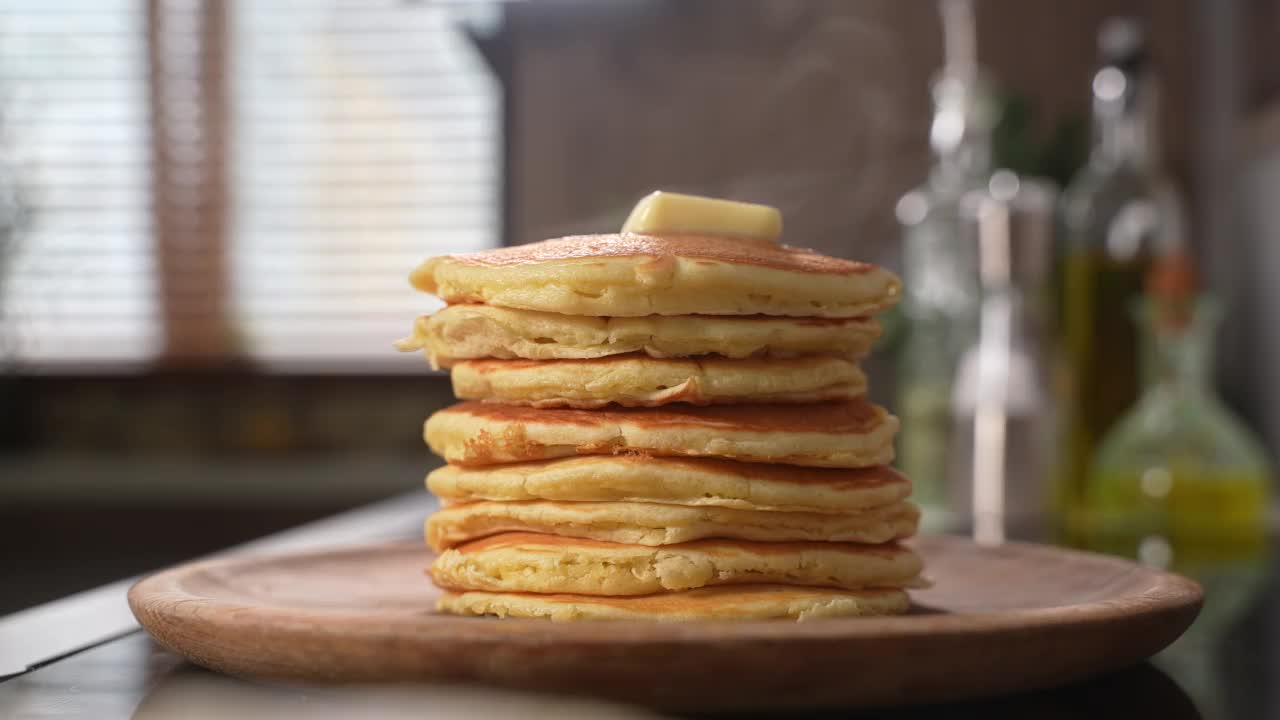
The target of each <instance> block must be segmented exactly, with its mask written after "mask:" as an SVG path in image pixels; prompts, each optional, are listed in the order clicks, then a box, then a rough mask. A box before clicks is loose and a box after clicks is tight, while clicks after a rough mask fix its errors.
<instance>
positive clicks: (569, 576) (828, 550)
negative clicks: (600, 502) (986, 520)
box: [431, 533, 922, 595]
mask: <svg viewBox="0 0 1280 720" xmlns="http://www.w3.org/2000/svg"><path fill="white" fill-rule="evenodd" d="M921 567H922V563H921V561H920V556H918V555H916V554H915V553H914V552H912V551H911V550H909V549H907V548H906V547H903V546H902V545H898V544H897V543H888V544H884V545H858V544H854V543H835V542H807V543H805V542H791V543H759V542H747V541H743V540H726V539H723V538H717V539H712V540H695V541H693V542H686V543H678V544H675V545H663V546H661V547H649V546H645V545H626V544H620V543H610V542H601V541H598V540H584V539H581V538H567V537H560V536H556V535H542V534H534V533H502V534H500V535H494V536H492V537H488V538H484V539H483V540H476V541H473V542H469V543H465V544H463V545H460V546H458V547H456V548H454V549H452V550H446V551H444V552H443V553H441V554H440V555H439V556H438V557H437V558H436V560H435V562H434V563H433V564H432V566H431V576H432V578H433V579H434V580H435V583H436V585H438V586H440V587H442V588H446V589H449V590H484V591H487V592H533V593H571V594H579V595H651V594H653V593H658V592H666V591H672V590H692V589H694V588H699V587H707V586H711V585H740V584H752V583H769V584H779V585H805V586H812V587H836V588H845V589H850V590H856V589H858V588H866V587H910V586H913V585H915V584H916V582H917V580H918V576H919V574H920V570H921Z"/></svg>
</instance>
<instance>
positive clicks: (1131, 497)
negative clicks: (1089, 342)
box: [1073, 254, 1271, 570]
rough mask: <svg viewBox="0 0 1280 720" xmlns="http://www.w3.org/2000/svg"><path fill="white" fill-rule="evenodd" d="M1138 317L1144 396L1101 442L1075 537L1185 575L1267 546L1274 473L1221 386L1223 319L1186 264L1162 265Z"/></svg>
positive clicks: (1150, 276)
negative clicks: (1216, 350) (1216, 359)
mask: <svg viewBox="0 0 1280 720" xmlns="http://www.w3.org/2000/svg"><path fill="white" fill-rule="evenodd" d="M1145 286H1146V287H1145V290H1146V293H1145V297H1144V298H1142V299H1140V300H1138V301H1137V302H1136V304H1135V307H1134V309H1133V315H1134V318H1135V320H1136V321H1137V324H1138V329H1139V336H1140V338H1141V346H1142V347H1141V350H1142V352H1141V359H1142V379H1143V386H1144V390H1143V392H1142V394H1141V395H1140V396H1139V398H1138V401H1137V402H1136V403H1135V404H1134V406H1133V407H1132V408H1131V409H1130V410H1129V411H1128V412H1127V413H1126V414H1125V415H1123V416H1122V417H1121V419H1120V420H1119V421H1118V422H1117V423H1116V425H1115V427H1114V428H1113V429H1112V430H1111V432H1110V433H1108V434H1107V435H1106V436H1105V437H1104V438H1103V440H1102V443H1101V444H1100V447H1099V451H1098V455H1097V458H1096V459H1095V461H1094V463H1093V465H1092V467H1091V469H1090V472H1089V477H1088V481H1087V483H1086V486H1085V492H1084V505H1083V512H1081V513H1080V514H1079V515H1078V516H1076V518H1075V523H1074V524H1075V527H1074V528H1073V534H1075V535H1076V536H1077V539H1078V540H1081V541H1082V544H1085V545H1087V546H1089V547H1091V548H1093V549H1095V550H1103V551H1108V552H1112V553H1115V554H1120V555H1125V556H1129V557H1134V558H1137V559H1139V560H1142V561H1143V562H1146V563H1148V564H1152V565H1157V566H1162V567H1175V566H1176V567H1179V568H1180V569H1183V570H1187V569H1188V564H1190V565H1195V564H1197V563H1199V562H1203V561H1216V560H1220V559H1222V558H1240V557H1248V556H1250V555H1252V554H1255V553H1260V552H1261V550H1262V548H1263V547H1264V544H1265V536H1266V520H1267V517H1266V515H1267V509H1268V507H1269V499H1270V474H1271V472H1270V466H1269V463H1268V461H1267V458H1266V455H1265V453H1264V452H1263V450H1262V447H1261V445H1260V444H1259V443H1258V441H1257V440H1256V439H1255V437H1254V436H1253V434H1252V433H1251V432H1250V431H1249V429H1248V428H1247V427H1246V426H1245V425H1244V424H1243V423H1242V422H1241V421H1240V420H1239V419H1238V418H1236V417H1235V415H1234V414H1233V413H1232V412H1231V411H1230V410H1229V409H1228V408H1227V407H1226V405H1225V404H1223V402H1222V401H1221V400H1220V399H1219V397H1218V395H1217V393H1216V392H1215V390H1214V387H1213V384H1212V348H1213V336H1214V332H1215V331H1216V329H1217V326H1218V322H1219V320H1220V317H1221V309H1220V308H1219V305H1218V303H1217V301H1216V300H1215V299H1213V298H1212V297H1210V296H1207V295H1204V294H1200V293H1199V292H1198V291H1197V288H1196V277H1195V271H1194V268H1193V266H1192V264H1191V262H1190V260H1189V259H1188V258H1187V256H1186V255H1185V254H1178V255H1174V256H1170V257H1168V258H1166V259H1162V260H1160V261H1158V262H1156V263H1155V264H1154V265H1153V266H1152V268H1151V270H1150V271H1149V272H1148V273H1147V277H1146V283H1145Z"/></svg>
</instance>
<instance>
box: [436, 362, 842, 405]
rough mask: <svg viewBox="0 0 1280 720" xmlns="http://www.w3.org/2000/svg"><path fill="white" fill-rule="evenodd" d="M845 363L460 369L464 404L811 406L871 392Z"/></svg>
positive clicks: (476, 365)
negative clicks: (767, 404) (757, 404)
mask: <svg viewBox="0 0 1280 720" xmlns="http://www.w3.org/2000/svg"><path fill="white" fill-rule="evenodd" d="M866 389H867V377H866V376H865V375H863V374H862V371H861V370H859V369H858V366H857V365H854V364H853V363H852V362H851V361H849V360H846V359H844V358H838V357H834V356H830V355H811V356H808V357H797V358H774V359H770V360H759V359H746V360H730V359H728V358H721V357H709V358H694V359H675V358H651V357H649V356H647V355H614V356H612V357H604V358H596V359H593V360H465V361H463V362H460V363H458V364H457V365H454V367H453V393H454V394H455V395H457V396H458V397H460V398H462V399H464V400H486V401H490V402H501V403H509V404H513V405H529V406H532V407H539V408H541V407H573V408H598V407H603V406H605V405H609V404H617V405H623V406H627V407H657V406H659V405H667V404H669V403H690V404H693V405H711V404H727V403H749V402H757V403H807V402H821V401H823V400H841V399H848V398H852V397H857V396H858V395H861V394H863V393H864V392H866Z"/></svg>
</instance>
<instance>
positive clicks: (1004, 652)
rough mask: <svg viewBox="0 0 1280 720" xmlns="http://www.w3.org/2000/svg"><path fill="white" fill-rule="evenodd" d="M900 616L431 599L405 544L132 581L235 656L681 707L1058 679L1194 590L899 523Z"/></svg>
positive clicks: (356, 675) (1138, 646) (139, 609)
mask: <svg viewBox="0 0 1280 720" xmlns="http://www.w3.org/2000/svg"><path fill="white" fill-rule="evenodd" d="M915 544H916V547H917V548H918V549H919V550H920V552H921V553H922V554H923V555H924V556H925V559H926V562H927V563H928V574H929V576H930V577H931V578H932V580H933V581H934V583H935V585H934V587H933V588H932V589H930V590H924V591H916V592H914V593H913V597H914V599H915V602H916V606H917V607H916V608H915V609H914V610H913V611H912V613H911V614H910V615H907V616H902V617H892V618H848V619H834V620H818V621H812V622H805V623H792V622H780V621H770V622H761V621H756V622H706V623H645V622H606V623H601V622H596V623H554V622H549V621H538V620H496V619H485V618H461V617H451V616H445V615H438V614H436V613H434V612H432V610H431V609H430V608H432V606H433V604H434V600H435V594H436V590H435V589H434V588H433V587H432V586H431V585H430V583H428V582H427V580H426V578H425V577H424V576H423V570H424V568H425V567H426V566H427V564H428V563H429V561H430V559H431V557H430V554H429V553H428V551H427V550H426V549H425V548H423V547H421V546H420V545H417V544H413V545H380V546H374V547H364V548H355V549H349V550H339V551H334V552H324V553H308V554H295V555H282V556H258V557H255V556H236V557H230V558H225V559H217V560H209V561H204V562H197V563H193V564H190V565H185V566H181V567H177V568H174V569H172V570H168V571H165V572H162V573H160V574H158V575H154V576H152V577H149V578H147V579H145V580H143V581H142V582H140V583H138V584H137V585H136V586H134V588H133V589H132V590H131V591H130V593H129V604H130V606H131V607H132V608H133V612H134V614H135V615H136V616H137V617H138V621H139V622H141V623H142V626H143V627H144V628H146V629H147V631H148V632H149V633H151V635H152V636H153V637H154V638H155V639H156V640H157V641H159V642H160V643H161V644H163V645H165V646H166V647H168V648H170V649H172V650H174V651H175V652H178V653H180V654H182V655H184V656H186V657H187V658H189V659H190V660H192V661H193V662H195V663H197V664H200V665H203V666H205V667H209V668H212V669H215V670H220V671H223V672H227V673H231V674H233V675H241V676H248V677H254V678H271V679H291V680H306V681H322V682H384V681H404V680H418V681H431V682H449V683H487V684H493V685H501V686H504V687H509V688H518V689H526V690H542V691H549V692H561V693H573V694H588V695H596V696H601V697H607V698H611V699H615V700H622V701H628V702H635V703H642V704H645V705H650V706H654V707H661V708H667V709H680V710H726V709H755V708H763V707H769V708H784V707H785V708H791V707H813V706H833V705H838V706H844V707H867V706H883V705H893V704H900V703H914V702H926V701H944V700H952V699H958V698H963V697H975V696H981V695H988V694H996V693H1004V692H1011V691H1016V690H1025V689H1032V688H1039V687H1045V686H1050V685H1055V684H1059V683H1063V682H1067V681H1070V680H1074V679H1077V678H1080V677H1083V676H1086V675H1089V674H1093V673H1097V672H1102V671H1105V670H1111V669H1115V668H1119V667H1122V666H1124V665H1128V664H1131V663H1133V662H1136V661H1138V660H1141V659H1143V658H1146V657H1148V656H1150V655H1152V654H1154V653H1156V652H1157V651H1159V650H1160V649H1161V648H1163V647H1165V646H1166V645H1168V644H1169V643H1170V642H1172V641H1173V640H1174V639H1175V638H1177V637H1178V636H1179V635H1180V634H1181V633H1182V632H1183V631H1184V630H1186V628H1187V626H1188V625H1190V624H1191V621H1192V620H1193V619H1194V618H1195V615H1196V613H1197V612H1198V610H1199V607H1200V600H1201V591H1200V587H1199V586H1198V585H1196V584H1195V583H1194V582H1192V581H1190V580H1187V579H1186V578H1183V577H1180V576H1177V575H1172V574H1169V573H1163V572H1159V571H1157V570H1153V569H1150V568H1145V567H1142V566H1140V565H1137V564H1134V563H1130V562H1127V561H1124V560H1118V559H1114V558H1108V557H1103V556H1099V555H1091V554H1086V553H1079V552H1073V551H1067V550H1060V549H1056V548H1050V547H1045V546H1038V545H1023V544H1009V545H1004V546H1000V547H982V546H978V545H975V544H973V543H972V542H969V541H968V540H964V539H960V538H954V537H926V538H920V539H918V540H917V541H916V543H915Z"/></svg>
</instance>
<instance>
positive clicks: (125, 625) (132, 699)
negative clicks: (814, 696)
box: [0, 493, 1280, 720]
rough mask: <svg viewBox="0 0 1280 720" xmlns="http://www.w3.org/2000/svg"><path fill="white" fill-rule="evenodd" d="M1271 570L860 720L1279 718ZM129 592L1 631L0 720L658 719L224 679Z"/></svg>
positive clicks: (44, 613) (372, 531)
mask: <svg viewBox="0 0 1280 720" xmlns="http://www.w3.org/2000/svg"><path fill="white" fill-rule="evenodd" d="M431 509H432V505H431V501H430V500H429V499H428V498H427V497H426V495H425V494H424V493H414V494H412V495H410V496H406V497H401V498H395V499H392V500H389V501H384V502H382V503H377V504H375V505H372V506H369V507H367V508H363V509H360V510H356V511H352V512H349V513H345V514H342V515H339V516H336V517H334V518H332V519H329V520H324V521H320V522H318V523H312V524H310V525H307V526H303V527H302V528H298V529H295V530H291V531H288V532H285V533H281V534H279V535H275V536H271V537H269V538H265V539H263V540H261V541H257V542H254V543H250V544H249V545H246V546H241V547H238V548H233V549H232V550H230V551H228V552H282V551H290V550H298V549H303V548H308V549H310V548H321V547H334V546H340V545H350V544H356V543H366V542H379V541H384V540H391V539H408V538H413V537H416V536H418V535H419V534H420V532H421V521H422V518H423V517H424V516H425V515H426V514H427V513H428V512H429V511H430V510H431ZM1278 569H1280V567H1278V566H1277V564H1276V562H1275V561H1274V560H1268V561H1265V562H1263V563H1260V564H1258V565H1257V566H1256V567H1253V568H1250V569H1248V571H1242V570H1241V569H1240V568H1239V567H1229V568H1220V569H1216V570H1214V569H1210V570H1207V571H1205V574H1204V577H1202V578H1201V579H1202V581H1203V582H1204V583H1205V585H1206V591H1207V592H1206V604H1205V610H1204V612H1203V613H1202V615H1201V617H1200V619H1199V620H1197V621H1196V624H1195V626H1193V628H1192V629H1191V631H1189V632H1188V633H1187V635H1186V636H1184V638H1183V639H1182V640H1180V641H1179V642H1178V643H1176V644H1175V645H1174V646H1173V647H1172V648H1170V649H1169V650H1167V651H1165V652H1164V653H1162V654H1161V655H1160V656H1157V657H1156V658H1155V659H1154V661H1153V662H1150V663H1144V664H1142V665H1139V666H1136V667H1133V668H1130V669H1128V670H1124V671H1122V672H1119V673H1113V674H1110V675H1106V676H1102V677H1097V678H1094V679H1092V680H1089V681H1086V682H1083V683H1077V684H1075V685H1071V686H1067V687H1063V688H1056V689H1052V690H1046V691H1041V692H1035V693H1026V694H1021V695H1016V696H1009V697H1001V698H994V699H990V700H984V701H976V702H969V703H963V704H957V705H948V706H945V707H943V706H929V707H917V708H909V709H904V710H897V711H893V712H890V713H884V712H880V713H874V714H868V715H866V716H865V717H877V718H934V717H937V718H947V719H948V720H951V719H953V718H966V717H983V718H1002V717H1010V718H1013V717H1017V718H1023V717H1036V718H1086V717H1087V718H1090V720H1099V719H1103V718H1112V717H1115V718H1119V717H1124V718H1126V720H1131V719H1132V718H1135V717H1159V718H1162V719H1164V720H1180V719H1181V718H1207V719H1214V720H1216V719H1218V718H1229V719H1235V718H1240V719H1242V720H1243V719H1246V718H1247V719H1249V720H1253V719H1255V718H1271V717H1280V684H1277V683H1274V682H1271V680H1272V679H1273V678H1274V676H1275V674H1276V670H1277V665H1278V664H1280V655H1277V653H1276V650H1277V648H1280V612H1278V610H1280V607H1278V606H1277V604H1276V599H1277V594H1278V593H1280V588H1278V587H1277V584H1276V582H1275V579H1276V578H1277V577H1280V572H1277V570H1278ZM129 584H130V581H127V580H126V581H121V582H119V583H113V584H112V585H108V586H106V587H104V588H100V589H98V590H95V591H90V592H88V593H82V594H80V595H76V596H72V597H70V598H66V599H64V600H60V601H58V602H55V603H49V604H48V605H44V606H40V607H37V608H33V609H31V610H26V611H23V612H20V613H17V614H15V615H11V616H9V617H6V618H0V675H4V674H7V675H8V676H7V677H6V678H4V679H3V680H0V718H15V719H18V718H82V717H83V718H95V719H98V718H100V719H102V720H112V719H114V718H169V717H182V718H195V719H199V718H216V717H228V716H233V715H234V716H236V717H238V718H241V719H242V720H245V719H251V718H259V717H261V718H267V717H270V718H276V717H294V716H301V715H303V714H304V713H305V715H306V717H307V718H308V720H323V719H324V718H328V717H335V718H337V717H353V716H360V717H370V718H400V717H405V718H408V717H422V716H423V708H425V707H429V708H431V713H430V714H429V716H430V717H442V718H469V717H502V716H514V717H528V716H545V717H557V718H561V717H592V718H597V717H653V715H652V714H650V713H648V712H646V711H643V710H641V709H639V708H631V707H623V706H608V705H604V704H601V703H596V702H594V701H589V700H581V699H572V698H557V697H550V696H529V695H520V694H515V693H508V692H502V691H496V690H492V689H487V688H485V689H480V688H459V687H441V686H419V687H381V688H379V687H363V688H314V687H312V688H305V687H297V686H284V685H268V684H262V683H251V682H246V681H241V680H236V679H232V678H227V677H223V676H219V675H217V674H215V673H211V672H208V671H205V670H202V669H200V668H197V667H195V666H193V665H191V664H189V663H187V662H185V661H184V660H183V659H181V658H180V657H178V656H176V655H174V654H172V653H170V652H168V651H166V650H164V649H163V648H161V647H159V646H158V645H156V644H155V643H154V642H152V641H151V639H150V638H149V637H148V636H147V635H146V634H145V633H143V632H141V631H140V630H139V629H138V628H137V625H136V623H134V622H133V621H132V616H131V615H129V614H128V609H127V606H126V605H125V599H124V593H125V591H126V590H127V588H128V585H129ZM1273 688H1274V689H1273ZM767 716H768V715H767V714H765V715H759V714H757V715H753V716H752V717H767ZM788 717H794V715H788ZM813 717H849V715H848V714H845V713H839V712H828V713H815V714H814V715H813ZM859 717H861V716H859Z"/></svg>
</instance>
